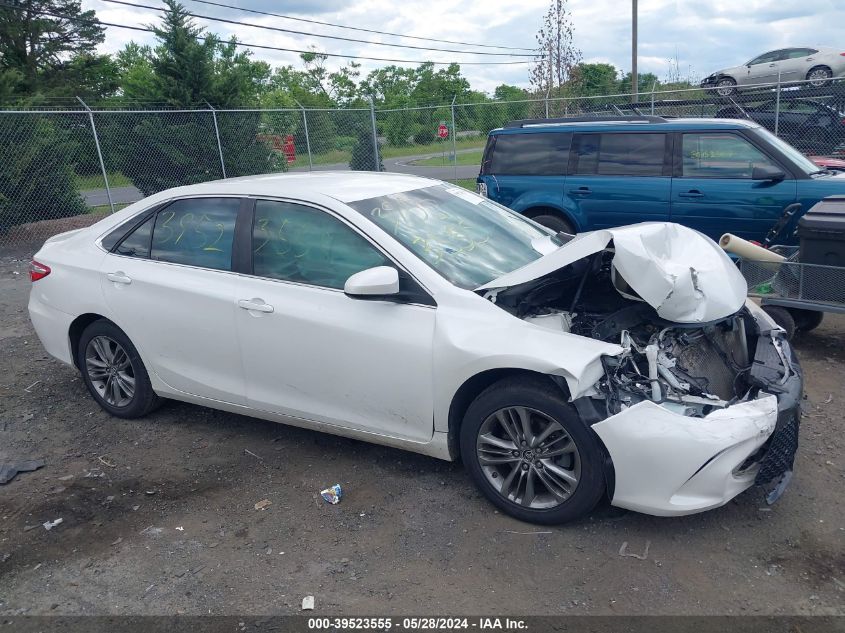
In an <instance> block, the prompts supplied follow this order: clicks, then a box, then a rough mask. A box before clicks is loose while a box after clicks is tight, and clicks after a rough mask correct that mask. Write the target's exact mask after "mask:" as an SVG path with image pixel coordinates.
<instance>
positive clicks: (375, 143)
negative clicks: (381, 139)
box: [370, 96, 381, 171]
mask: <svg viewBox="0 0 845 633" xmlns="http://www.w3.org/2000/svg"><path fill="white" fill-rule="evenodd" d="M370 120H371V121H372V124H373V155H374V156H375V171H381V160H379V156H378V130H376V104H375V101H373V97H372V96H370Z"/></svg>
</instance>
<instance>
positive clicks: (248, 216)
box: [29, 172, 802, 523]
mask: <svg viewBox="0 0 845 633" xmlns="http://www.w3.org/2000/svg"><path fill="white" fill-rule="evenodd" d="M31 278H32V280H33V284H32V291H31V295H30V302H29V312H30V316H31V319H32V322H33V324H34V326H35V330H36V331H37V333H38V336H39V338H40V339H41V342H42V343H43V345H44V347H45V348H46V350H47V351H48V352H49V353H50V354H52V355H53V356H55V357H56V358H58V359H59V360H61V361H64V362H65V363H67V364H69V365H73V366H75V367H76V368H77V369H78V370H79V371H80V372H81V373H82V376H83V378H84V380H85V383H86V385H87V386H88V389H89V391H90V392H91V395H92V396H93V397H94V399H95V400H96V401H97V402H98V403H99V405H100V406H101V407H102V408H103V409H105V410H106V411H108V412H109V413H111V414H112V415H115V416H119V417H126V418H134V417H139V416H143V415H145V414H147V413H150V412H151V411H153V410H154V409H155V408H156V406H158V405H159V404H160V403H161V401H162V399H164V398H173V399H177V400H183V401H186V402H192V403H196V404H200V405H204V406H208V407H213V408H215V409H221V410H224V411H231V412H234V413H239V414H245V415H251V416H255V417H259V418H263V419H267V420H275V421H278V422H283V423H286V424H291V425H295V426H301V427H306V428H310V429H315V430H320V431H325V432H329V433H335V434H338V435H344V436H348V437H354V438H357V439H362V440H366V441H371V442H377V443H380V444H386V445H389V446H395V447H400V448H404V449H408V450H412V451H416V452H419V453H424V454H426V455H431V456H434V457H438V458H442V459H447V460H454V459H458V458H460V459H462V460H463V462H464V464H465V466H466V468H467V470H468V471H469V473H470V475H471V476H472V478H473V479H474V481H475V482H476V484H477V485H478V487H479V488H480V490H481V491H482V492H483V493H484V494H485V495H486V496H487V497H488V498H489V499H490V500H491V501H492V502H493V503H494V504H496V505H497V506H498V507H499V508H501V509H502V510H504V511H505V512H507V513H509V514H511V515H513V516H515V517H518V518H520V519H524V520H527V521H535V522H538V523H559V522H564V521H568V520H572V519H575V518H577V517H580V516H583V515H584V514H586V513H587V512H589V511H590V510H591V509H592V508H593V506H594V505H595V504H596V503H597V502H598V501H599V500H600V499H601V498H602V496H604V495H606V496H607V498H609V499H610V501H611V503H612V504H613V505H616V506H620V507H623V508H629V509H633V510H637V511H641V512H646V513H649V514H656V515H683V514H689V513H693V512H699V511H702V510H706V509H709V508H714V507H717V506H721V505H723V504H725V503H726V502H728V501H729V500H730V499H731V498H733V497H734V496H736V495H737V494H738V493H740V492H741V491H743V490H745V489H747V488H749V487H750V486H752V485H753V484H755V483H757V484H761V485H764V486H766V488H767V494H768V499H769V500H770V501H773V500H774V499H776V498H777V497H778V496H779V495H780V494H781V493H782V491H783V489H784V487H785V486H786V483H787V482H788V481H789V478H790V475H791V472H792V463H793V457H794V453H795V449H796V446H797V434H798V424H799V410H798V403H799V401H800V397H801V390H802V379H801V373H800V367H799V365H798V363H797V361H796V359H795V357H794V355H793V354H792V351H791V349H790V347H789V344H788V343H787V342H786V340H785V338H784V337H783V335H782V331H781V330H780V329H778V328H777V326H775V325H774V324H773V323H772V322H771V321H770V320H769V319H768V317H767V316H766V315H765V314H764V313H763V312H762V311H761V310H759V309H758V308H757V307H756V306H755V305H754V304H752V303H749V302H747V301H746V298H745V295H746V286H745V282H744V280H743V278H742V277H741V275H740V274H739V273H738V272H737V269H736V267H735V266H733V265H732V264H731V262H730V260H729V259H728V257H727V256H726V255H725V254H724V253H723V252H722V251H721V250H720V249H719V248H718V247H717V246H716V245H715V244H714V243H713V242H712V241H711V240H709V239H708V238H706V237H704V236H703V235H701V234H699V233H697V232H695V231H692V230H691V229H687V228H684V227H682V226H678V225H674V224H667V223H648V224H639V225H633V226H629V227H623V228H617V229H606V230H599V231H595V232H592V233H586V234H583V235H579V236H577V237H574V238H573V237H572V236H569V235H565V234H558V235H555V234H553V233H551V232H550V231H549V230H548V229H545V228H544V227H542V226H540V225H538V224H535V223H534V222H532V221H531V220H528V219H526V218H524V217H522V216H520V215H517V214H515V213H514V212H512V211H510V210H508V209H506V208H504V207H502V206H500V205H497V204H495V203H493V202H490V201H488V200H486V199H484V198H482V197H480V196H477V195H475V194H474V193H470V192H468V191H466V190H464V189H460V188H457V187H454V186H452V185H449V184H446V183H442V182H439V181H434V180H429V179H425V178H417V177H411V176H404V175H399V174H373V173H348V172H347V173H314V174H303V175H271V176H255V177H248V178H239V179H231V180H222V181H216V182H208V183H204V184H198V185H192V186H188V187H181V188H177V189H171V190H168V191H163V192H161V193H158V194H155V195H153V196H151V197H149V198H147V199H146V200H143V201H141V202H138V203H136V204H133V205H131V206H129V207H127V208H125V209H123V210H122V211H119V212H118V213H115V214H114V215H112V216H109V217H108V218H106V219H104V220H102V221H100V222H99V223H97V224H95V225H93V226H91V227H89V228H85V229H80V230H77V231H71V232H69V233H64V234H62V235H58V236H56V237H53V238H51V239H50V240H48V241H47V243H45V244H44V246H43V248H42V249H41V250H40V251H39V252H38V253H37V254H36V255H35V258H34V260H33V262H32V266H31Z"/></svg>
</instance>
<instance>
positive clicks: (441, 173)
mask: <svg viewBox="0 0 845 633" xmlns="http://www.w3.org/2000/svg"><path fill="white" fill-rule="evenodd" d="M476 151H478V148H470V149H462V150H458V154H465V153H468V152H476ZM441 155H442V154H440V153H434V154H418V155H416V156H400V157H398V158H385V159H384V161H383V162H384V168H385V170H386V171H389V172H397V173H400V174H412V175H414V176H425V177H427V178H437V179H439V180H453V179H454V178H475V177H476V176H477V175H478V166H477V165H458V166H457V167H455V166H454V165H446V166H443V167H429V166H422V165H413V164H412V163H413V162H414V161H418V160H424V159H426V158H435V157H440V156H441ZM291 171H308V166H307V165H305V166H298V167H294V168H293V169H291ZM314 171H349V163H332V164H329V165H314ZM80 193H81V194H82V197H83V199H84V200H85V203H86V204H87V205H88V206H90V207H98V206H105V205H108V203H109V198H108V195H107V194H106V190H105V189H88V190H86V191H82V192H80ZM111 195H112V200H113V201H114V203H115V204H129V203H131V202H137V201H138V200H140V199H141V198H143V197H144V196H143V195H142V194H141V192H140V191H138V189H136V188H135V187H131V186H130V187H112V190H111Z"/></svg>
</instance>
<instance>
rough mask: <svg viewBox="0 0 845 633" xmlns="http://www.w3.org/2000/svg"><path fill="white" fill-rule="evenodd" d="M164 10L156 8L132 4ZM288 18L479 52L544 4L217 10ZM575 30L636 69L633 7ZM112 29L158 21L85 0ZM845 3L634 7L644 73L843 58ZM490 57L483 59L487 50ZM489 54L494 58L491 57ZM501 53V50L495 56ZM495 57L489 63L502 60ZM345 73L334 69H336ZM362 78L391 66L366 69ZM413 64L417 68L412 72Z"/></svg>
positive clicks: (277, 36) (232, 31)
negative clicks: (803, 57)
mask: <svg viewBox="0 0 845 633" xmlns="http://www.w3.org/2000/svg"><path fill="white" fill-rule="evenodd" d="M128 1H129V2H133V3H135V2H137V3H139V4H148V5H151V6H159V2H158V1H157V0H128ZM217 1H218V2H222V3H224V4H229V5H235V6H241V7H248V8H252V9H259V10H264V11H271V12H273V13H281V14H284V15H292V16H298V17H306V18H312V19H316V20H321V21H325V22H332V23H337V24H345V25H348V26H357V27H363V28H371V29H378V30H383V31H390V32H394V33H403V34H407V35H416V36H423V37H434V38H442V39H450V40H460V41H466V42H473V43H483V44H494V45H507V46H524V47H529V48H533V47H534V46H535V37H534V35H535V33H536V31H537V29H538V28H539V27H540V25H541V23H542V19H543V15H544V14H545V12H546V10H547V9H548V5H549V0H354V1H353V0H217ZM184 4H185V6H186V7H188V9H189V10H190V11H191V12H194V13H199V14H205V15H212V16H217V17H225V18H227V19H233V20H237V21H239V22H251V23H256V24H263V25H271V26H275V27H281V28H288V29H295V30H300V31H305V32H308V33H320V34H328V35H341V36H345V37H352V38H357V39H364V40H370V41H381V42H389V43H404V44H413V45H417V46H433V47H442V48H464V49H465V48H470V47H460V46H455V45H448V44H436V43H430V42H420V41H419V40H409V39H401V38H396V37H387V36H379V35H374V34H371V33H361V32H357V31H350V30H346V29H337V28H332V27H323V26H317V25H312V24H305V23H302V22H295V21H291V20H285V19H281V18H276V17H267V16H260V15H255V14H249V13H244V12H241V11H236V10H230V9H222V8H218V7H213V6H209V5H204V4H200V3H197V2H192V1H190V0H185V1H184ZM568 6H569V9H570V10H571V12H572V15H573V22H574V25H575V43H576V46H577V47H578V48H579V49H581V51H582V53H583V57H584V60H585V61H588V62H609V63H611V64H613V65H615V66H616V67H617V68H620V69H622V70H624V71H628V70H630V68H631V52H630V45H631V44H630V43H631V39H630V38H631V3H630V2H629V0H569V2H568ZM83 7H84V8H86V9H88V8H92V9H95V10H96V11H97V15H98V17H99V18H100V19H101V20H103V21H105V22H114V23H118V24H130V25H147V24H151V23H155V22H157V21H158V20H159V19H160V16H161V14H160V13H159V12H156V11H151V10H148V9H136V8H132V7H127V6H123V5H116V4H110V3H106V2H102V0H83ZM197 22H198V23H199V24H200V25H202V26H206V27H207V28H208V30H209V31H213V32H216V33H218V34H219V35H221V36H223V37H224V38H227V37H229V36H231V35H235V36H236V37H237V39H238V40H240V41H243V42H250V43H255V44H264V45H269V46H279V47H289V48H297V49H304V48H308V47H309V46H311V45H316V46H317V47H318V48H319V49H320V50H323V51H326V52H338V53H348V54H355V55H365V56H371V57H389V58H397V59H409V60H431V61H445V62H450V61H457V62H461V61H465V62H468V61H484V60H485V58H481V57H478V56H476V55H461V54H455V53H444V52H427V51H420V50H414V49H401V48H393V47H386V46H376V45H372V44H358V43H353V42H341V41H335V40H327V39H323V38H315V37H313V36H310V35H292V34H286V33H278V32H274V31H268V30H264V29H257V28H251V27H247V26H236V25H232V24H224V23H220V22H209V21H206V20H197ZM843 25H845V0H813V1H808V0H741V1H738V0H639V70H640V72H653V73H655V74H656V75H657V76H658V77H660V78H665V77H667V76H668V75H669V72H670V63H671V62H670V60H672V59H674V58H677V60H678V65H679V67H680V71H681V75H682V77H686V76H687V75H691V76H692V77H694V78H700V77H703V76H705V75H707V74H709V73H710V72H712V71H714V70H717V69H719V68H723V67H727V66H733V65H738V64H741V63H743V62H745V61H747V60H748V59H750V58H751V57H753V56H754V55H756V54H758V53H762V52H765V51H766V50H770V49H773V48H782V47H785V46H801V45H818V46H833V47H837V46H841V47H843V51H845V30H843ZM132 39H134V40H135V41H137V42H143V43H151V42H152V41H153V38H152V34H147V33H141V32H133V31H128V30H125V29H118V28H111V27H110V28H108V29H107V31H106V41H105V43H104V45H103V47H102V50H103V51H105V52H115V51H117V50H119V49H120V48H122V47H123V46H124V44H126V42H128V41H130V40H132ZM482 50H485V49H482ZM488 50H489V49H488ZM496 52H502V51H496ZM254 53H255V57H256V58H257V59H263V60H265V61H267V62H269V63H270V64H272V65H283V64H294V65H298V64H299V59H298V56H297V55H296V54H294V53H283V52H276V51H267V50H260V49H255V51H254ZM507 59H508V58H496V57H488V58H486V60H507ZM341 63H343V62H342V61H339V60H333V61H331V62H330V67H334V66H336V65H339V64H341ZM361 63H362V71H363V73H362V75H363V74H366V72H368V71H369V70H372V69H374V68H377V67H379V66H380V65H384V64H386V62H385V63H382V62H372V61H362V62H361ZM412 65H414V64H412ZM463 74H464V76H465V77H467V78H468V79H469V80H470V83H471V84H472V87H473V88H475V89H477V90H483V91H486V92H492V90H493V89H494V88H495V87H496V86H497V85H499V84H501V83H508V84H514V85H518V86H524V87H527V86H528V66H527V65H523V64H521V65H513V66H469V65H467V66H463Z"/></svg>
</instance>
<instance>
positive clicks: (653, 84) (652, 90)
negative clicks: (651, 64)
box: [651, 81, 657, 114]
mask: <svg viewBox="0 0 845 633" xmlns="http://www.w3.org/2000/svg"><path fill="white" fill-rule="evenodd" d="M656 85H657V82H656V81H655V82H653V83H652V84H651V113H652V114H654V87H655V86H656Z"/></svg>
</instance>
